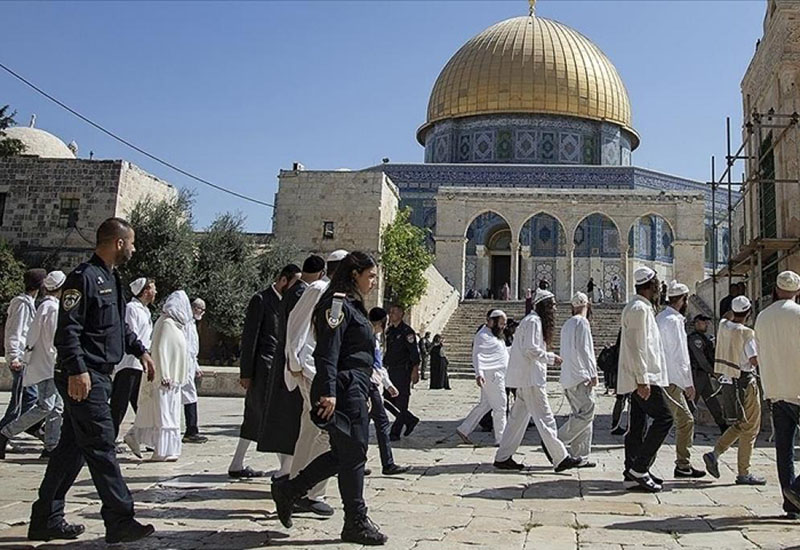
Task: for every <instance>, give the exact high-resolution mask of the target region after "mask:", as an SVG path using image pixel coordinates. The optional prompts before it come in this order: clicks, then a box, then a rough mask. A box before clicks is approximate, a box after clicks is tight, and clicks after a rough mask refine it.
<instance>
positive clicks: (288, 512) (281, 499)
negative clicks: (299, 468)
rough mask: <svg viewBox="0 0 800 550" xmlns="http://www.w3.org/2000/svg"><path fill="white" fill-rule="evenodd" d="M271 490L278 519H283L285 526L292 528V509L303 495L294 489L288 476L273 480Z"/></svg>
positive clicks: (282, 522)
mask: <svg viewBox="0 0 800 550" xmlns="http://www.w3.org/2000/svg"><path fill="white" fill-rule="evenodd" d="M270 492H271V493H272V500H273V501H274V502H275V510H276V512H277V513H278V519H279V520H281V524H282V525H283V526H284V527H286V528H287V529H288V528H290V527H291V526H292V511H293V510H294V505H295V503H296V502H297V500H298V499H299V498H300V496H301V495H298V494H297V493H296V492H295V491H294V490H293V489H292V486H291V482H290V481H289V479H288V476H287V478H286V479H275V480H273V481H272V486H271V490H270Z"/></svg>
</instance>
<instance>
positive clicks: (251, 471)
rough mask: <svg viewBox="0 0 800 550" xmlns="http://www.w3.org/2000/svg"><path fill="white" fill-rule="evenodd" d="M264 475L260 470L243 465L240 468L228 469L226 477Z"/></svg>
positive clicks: (237, 477) (236, 477)
mask: <svg viewBox="0 0 800 550" xmlns="http://www.w3.org/2000/svg"><path fill="white" fill-rule="evenodd" d="M264 475H265V472H262V471H261V470H254V469H252V468H251V467H250V466H245V467H244V468H242V469H241V470H228V477H232V478H234V479H239V478H246V479H250V478H253V477H264Z"/></svg>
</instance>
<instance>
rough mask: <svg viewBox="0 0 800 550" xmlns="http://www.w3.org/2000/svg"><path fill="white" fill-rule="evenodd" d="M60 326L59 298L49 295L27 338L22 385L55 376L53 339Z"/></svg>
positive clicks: (34, 318)
mask: <svg viewBox="0 0 800 550" xmlns="http://www.w3.org/2000/svg"><path fill="white" fill-rule="evenodd" d="M57 326H58V298H56V297H55V296H47V297H46V298H45V299H44V300H43V301H42V303H41V304H39V309H37V310H36V315H34V317H33V322H32V323H31V327H30V329H29V330H28V336H27V338H26V340H25V359H24V360H25V370H24V371H23V373H22V385H23V386H25V387H28V386H33V385H35V384H38V383H39V382H41V381H42V380H49V379H50V378H53V376H54V374H53V369H54V368H55V366H56V356H57V354H56V347H55V346H54V345H53V339H54V338H55V335H56V327H57Z"/></svg>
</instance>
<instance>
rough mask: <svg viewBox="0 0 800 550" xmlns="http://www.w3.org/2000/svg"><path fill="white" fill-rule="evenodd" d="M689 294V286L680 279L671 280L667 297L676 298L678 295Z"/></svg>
mask: <svg viewBox="0 0 800 550" xmlns="http://www.w3.org/2000/svg"><path fill="white" fill-rule="evenodd" d="M684 294H689V287H688V286H686V285H685V284H683V283H679V282H678V281H671V282H670V283H669V285H668V286H667V298H674V297H676V296H683V295H684Z"/></svg>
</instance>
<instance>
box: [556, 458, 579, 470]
mask: <svg viewBox="0 0 800 550" xmlns="http://www.w3.org/2000/svg"><path fill="white" fill-rule="evenodd" d="M580 463H581V459H580V458H578V457H577V456H567V458H565V459H564V460H562V461H561V462H559V463H558V466H556V468H555V470H556V473H560V472H563V471H566V470H571V469H572V468H577V467H578V466H579V465H580Z"/></svg>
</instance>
